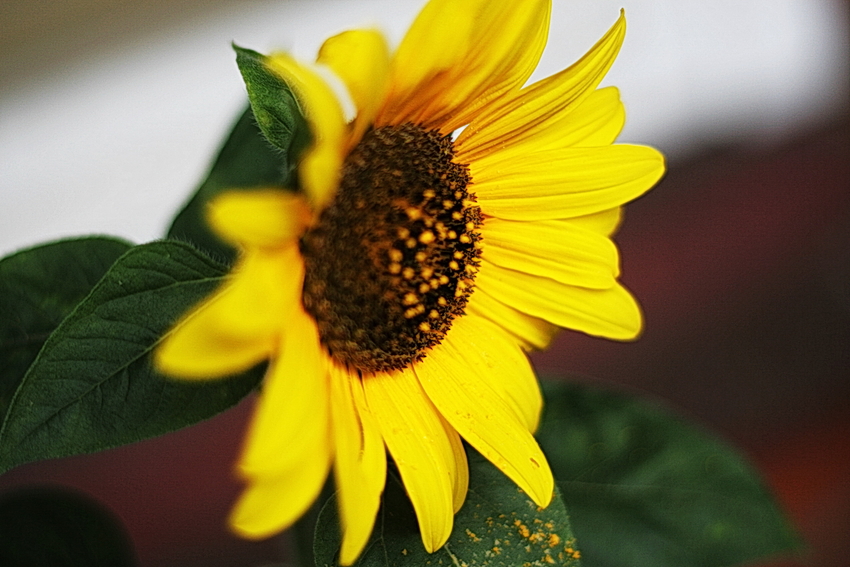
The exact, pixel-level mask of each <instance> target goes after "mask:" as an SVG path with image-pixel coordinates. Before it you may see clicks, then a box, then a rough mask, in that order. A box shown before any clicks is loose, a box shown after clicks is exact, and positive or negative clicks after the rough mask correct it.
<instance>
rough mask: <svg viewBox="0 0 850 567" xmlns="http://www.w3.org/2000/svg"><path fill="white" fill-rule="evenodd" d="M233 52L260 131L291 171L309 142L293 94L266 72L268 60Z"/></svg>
mask: <svg viewBox="0 0 850 567" xmlns="http://www.w3.org/2000/svg"><path fill="white" fill-rule="evenodd" d="M233 49H234V50H235V51H236V65H237V66H238V67H239V71H240V72H241V73H242V78H243V80H244V81H245V87H246V88H247V89H248V100H249V101H250V102H251V109H253V111H254V116H255V117H256V118H257V124H258V125H259V127H260V130H262V131H263V134H265V136H266V138H268V140H269V142H271V144H272V145H273V146H275V147H276V148H279V149H280V150H282V151H283V152H284V153H285V155H286V157H287V161H288V163H289V165H290V167H291V168H292V167H294V166H295V164H296V163H297V162H298V157H299V156H300V155H301V152H303V151H304V149H305V148H307V146H308V145H309V144H310V141H311V139H312V135H311V134H310V128H309V125H308V124H307V120H306V119H305V118H304V113H303V111H302V109H301V106H300V105H299V103H298V100H297V99H296V97H295V94H294V93H293V92H292V89H291V88H290V87H289V85H287V84H286V82H284V81H283V79H281V78H280V77H279V76H277V75H275V74H274V73H273V72H272V71H271V70H270V69H269V67H268V65H267V62H268V57H266V56H265V55H263V54H261V53H257V52H256V51H252V50H250V49H245V48H244V47H239V46H238V45H235V44H234V45H233Z"/></svg>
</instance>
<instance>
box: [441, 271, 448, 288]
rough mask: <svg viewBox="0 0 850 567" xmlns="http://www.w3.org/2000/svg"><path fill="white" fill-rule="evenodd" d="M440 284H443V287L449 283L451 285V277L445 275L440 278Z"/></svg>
mask: <svg viewBox="0 0 850 567" xmlns="http://www.w3.org/2000/svg"><path fill="white" fill-rule="evenodd" d="M440 283H441V284H443V285H446V284H447V283H449V276H447V275H445V274H443V275H442V276H440Z"/></svg>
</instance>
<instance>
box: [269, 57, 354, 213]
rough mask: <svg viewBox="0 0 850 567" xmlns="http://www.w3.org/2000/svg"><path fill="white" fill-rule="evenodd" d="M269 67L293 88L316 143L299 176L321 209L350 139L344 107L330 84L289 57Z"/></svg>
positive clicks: (330, 193)
mask: <svg viewBox="0 0 850 567" xmlns="http://www.w3.org/2000/svg"><path fill="white" fill-rule="evenodd" d="M267 65H268V68H269V70H270V71H272V72H273V73H275V74H276V75H277V76H279V77H280V78H281V79H283V81H284V82H285V83H286V84H287V85H289V87H290V88H291V89H292V91H293V94H294V95H295V97H296V99H297V100H298V103H299V104H300V105H301V110H302V111H303V112H304V115H305V118H306V119H307V122H308V123H309V125H310V133H311V134H312V135H313V141H312V145H311V146H310V148H309V149H307V150H306V151H305V152H304V155H303V156H302V158H301V163H300V165H299V168H298V173H299V176H300V180H301V185H302V187H303V188H304V191H305V192H306V193H307V196H308V197H309V198H310V201H311V203H313V206H314V209H315V210H321V209H322V208H324V206H325V205H327V203H328V202H330V200H331V199H332V198H333V195H334V194H335V192H336V189H337V185H338V184H339V177H340V167H341V165H342V161H343V159H344V150H345V144H346V138H347V131H346V125H345V118H344V116H343V112H342V107H341V106H340V103H339V100H337V98H336V95H335V94H334V92H333V90H332V89H331V88H330V87H329V86H328V84H327V83H325V81H324V80H323V79H322V78H321V77H320V76H319V75H318V74H317V73H316V72H315V71H313V70H312V69H310V68H309V67H307V66H305V65H302V64H300V63H298V62H297V61H296V60H295V59H293V58H292V57H291V56H290V55H288V54H286V53H275V54H273V55H271V56H269V57H268V59H267Z"/></svg>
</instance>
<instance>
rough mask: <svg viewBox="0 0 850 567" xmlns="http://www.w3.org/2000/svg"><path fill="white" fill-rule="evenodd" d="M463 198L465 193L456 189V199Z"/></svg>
mask: <svg viewBox="0 0 850 567" xmlns="http://www.w3.org/2000/svg"><path fill="white" fill-rule="evenodd" d="M462 198H463V193H462V192H460V191H455V199H457V200H458V201H460V200H461V199H462Z"/></svg>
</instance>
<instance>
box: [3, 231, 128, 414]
mask: <svg viewBox="0 0 850 567" xmlns="http://www.w3.org/2000/svg"><path fill="white" fill-rule="evenodd" d="M129 248H130V244H129V243H127V242H124V241H122V240H117V239H114V238H106V237H96V236H94V237H89V238H79V239H75V240H60V241H58V242H51V243H49V244H44V245H41V246H37V247H34V248H30V249H27V250H21V251H20V252H16V253H15V254H12V255H11V256H7V257H6V258H3V259H2V260H0V420H2V418H3V416H5V415H6V409H7V408H8V407H9V402H10V401H11V399H12V395H13V394H14V393H15V390H16V389H17V388H18V385H19V384H20V383H21V380H23V378H24V374H26V372H27V369H28V368H29V367H30V364H32V362H33V361H34V360H35V357H36V355H37V354H38V351H39V350H41V346H42V345H43V344H44V341H46V340H47V337H48V336H49V335H50V333H52V332H53V330H54V329H55V328H56V327H57V326H58V325H59V323H61V322H62V319H64V318H65V316H67V315H68V314H69V313H70V312H71V310H72V309H73V308H74V307H75V306H76V305H77V304H78V303H79V302H80V301H82V300H83V298H84V297H85V296H86V295H88V293H89V292H90V291H91V289H92V288H93V287H94V285H95V284H96V283H97V281H98V280H99V279H100V278H101V277H102V276H103V274H105V273H106V270H107V269H109V266H111V265H112V263H113V262H115V260H117V259H118V257H119V256H121V254H123V253H124V252H126V251H127V250H128V249H129Z"/></svg>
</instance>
